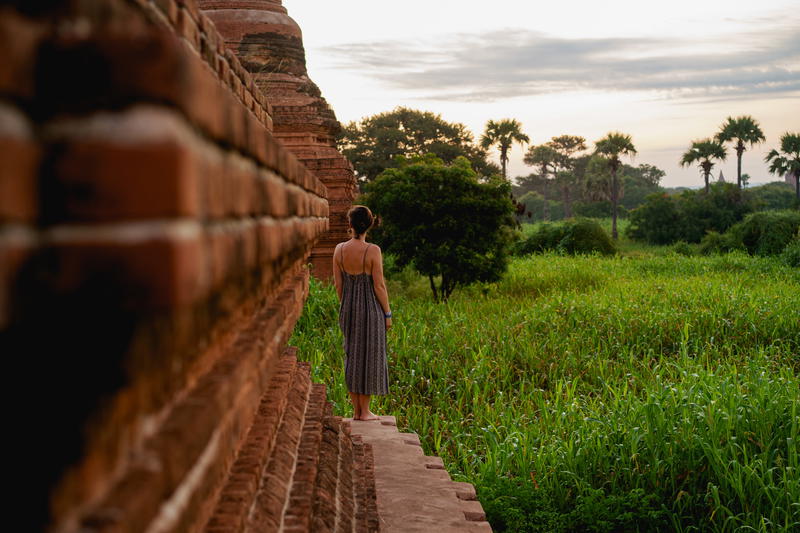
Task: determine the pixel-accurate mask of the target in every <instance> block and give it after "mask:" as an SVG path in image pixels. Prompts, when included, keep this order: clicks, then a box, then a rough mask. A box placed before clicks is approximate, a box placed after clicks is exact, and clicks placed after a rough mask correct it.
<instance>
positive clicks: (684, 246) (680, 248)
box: [672, 241, 694, 257]
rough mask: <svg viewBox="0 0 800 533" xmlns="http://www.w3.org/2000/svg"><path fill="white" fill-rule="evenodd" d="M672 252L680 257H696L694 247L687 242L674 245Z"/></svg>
mask: <svg viewBox="0 0 800 533" xmlns="http://www.w3.org/2000/svg"><path fill="white" fill-rule="evenodd" d="M672 251H673V252H675V253H676V254H678V255H685V256H687V257H688V256H691V255H694V249H693V248H692V245H691V244H689V243H688V242H686V241H678V242H676V243H675V244H673V245H672Z"/></svg>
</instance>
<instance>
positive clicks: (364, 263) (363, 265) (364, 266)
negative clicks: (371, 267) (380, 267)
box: [361, 243, 372, 274]
mask: <svg viewBox="0 0 800 533" xmlns="http://www.w3.org/2000/svg"><path fill="white" fill-rule="evenodd" d="M370 246H372V244H371V243H370V244H368V245H367V247H366V248H364V258H363V259H362V260H361V273H362V274H366V273H367V250H369V247H370Z"/></svg>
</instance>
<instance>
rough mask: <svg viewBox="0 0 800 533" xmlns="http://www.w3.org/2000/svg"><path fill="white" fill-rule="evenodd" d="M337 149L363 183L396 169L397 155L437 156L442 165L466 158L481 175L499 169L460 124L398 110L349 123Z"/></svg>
mask: <svg viewBox="0 0 800 533" xmlns="http://www.w3.org/2000/svg"><path fill="white" fill-rule="evenodd" d="M338 144H339V148H340V149H341V150H342V153H343V154H344V155H345V156H347V158H348V159H349V160H350V162H352V163H353V167H354V168H355V170H356V173H357V174H358V175H359V176H360V177H361V178H362V180H364V181H367V182H369V181H372V180H374V179H375V178H376V177H377V176H378V174H380V173H381V172H383V171H384V170H386V169H387V168H394V167H396V166H397V163H396V162H395V158H396V157H397V156H404V157H411V156H414V155H423V154H427V153H432V154H436V156H437V157H439V158H440V159H442V160H443V161H444V162H445V163H451V162H452V161H454V160H455V159H456V158H457V157H459V156H464V157H466V158H467V159H469V161H470V163H471V164H472V168H473V169H474V170H475V172H477V173H478V174H479V175H481V176H491V175H493V174H497V173H499V172H500V168H499V167H498V166H497V165H495V164H494V163H491V162H489V161H488V160H487V154H486V150H485V149H483V148H481V147H479V146H477V145H475V143H474V139H473V136H472V133H471V132H470V131H469V130H468V129H467V127H466V126H464V125H463V124H458V123H451V122H446V121H445V120H443V119H442V117H441V115H437V114H434V113H431V112H428V111H417V110H415V109H408V108H406V107H398V108H396V109H394V110H392V111H388V112H385V113H378V114H376V115H372V116H369V117H365V118H363V119H361V121H360V122H350V123H349V124H347V125H345V126H344V127H343V128H342V132H341V134H340V136H339V139H338Z"/></svg>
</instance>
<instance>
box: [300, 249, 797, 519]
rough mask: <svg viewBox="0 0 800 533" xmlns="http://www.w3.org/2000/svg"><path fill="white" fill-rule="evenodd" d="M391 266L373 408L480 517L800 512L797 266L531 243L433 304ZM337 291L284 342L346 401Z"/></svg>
mask: <svg viewBox="0 0 800 533" xmlns="http://www.w3.org/2000/svg"><path fill="white" fill-rule="evenodd" d="M427 291H428V289H427V286H426V284H425V281H424V280H421V279H419V278H417V277H415V276H413V275H412V274H410V273H408V272H405V273H402V274H401V275H400V276H398V279H396V280H394V281H391V282H390V287H389V292H390V296H391V298H392V307H393V311H394V315H395V326H394V328H393V329H392V330H391V331H390V333H389V337H388V347H389V364H390V380H391V394H390V395H389V396H387V397H381V398H377V397H376V398H375V400H374V404H373V405H374V406H375V409H373V410H374V411H376V412H378V413H383V414H394V415H396V416H397V417H398V422H399V424H400V425H401V426H404V427H406V428H409V429H411V430H413V431H416V432H417V433H419V434H420V437H421V439H422V442H423V446H424V448H425V449H426V452H427V453H435V454H438V455H440V456H441V457H442V458H443V459H444V461H445V464H446V466H447V468H448V471H449V472H450V473H451V475H453V476H454V477H455V478H457V479H461V480H466V481H469V482H471V483H474V484H475V485H476V486H477V488H478V491H479V497H480V499H481V501H482V503H483V505H484V508H485V509H486V510H487V513H488V515H489V518H490V520H491V522H492V525H493V526H494V527H495V529H496V530H501V531H502V530H509V531H573V530H586V531H620V530H630V531H635V530H640V531H658V530H676V531H745V530H747V531H754V530H755V531H780V530H784V531H789V530H792V529H794V528H800V503H799V502H800V481H799V480H800V472H798V470H797V469H798V466H800V465H798V461H799V460H800V459H799V455H798V445H797V439H798V437H800V435H799V433H800V429H799V428H800V406H799V404H800V379H798V376H797V371H798V369H800V270H798V269H791V268H789V267H786V266H783V265H782V264H780V263H779V262H778V261H775V260H770V259H763V258H751V257H748V256H746V255H744V254H730V255H726V256H718V257H683V256H679V255H675V254H668V255H663V256H634V257H630V256H629V257H625V256H623V257H614V258H601V257H597V256H588V257H587V256H583V257H562V256H557V255H541V256H535V257H531V258H526V259H518V260H515V261H514V262H513V263H512V265H511V268H510V271H509V272H508V273H507V275H506V276H505V277H504V278H503V280H501V281H500V282H498V283H495V284H486V285H476V286H473V287H470V288H468V289H465V290H461V291H457V292H456V293H454V295H453V297H452V298H451V301H450V302H449V303H448V304H446V305H441V304H438V305H437V304H433V303H432V302H431V301H430V296H429V294H428V292H427ZM337 313H338V302H337V298H336V294H335V291H333V289H332V288H331V287H329V286H324V285H322V284H319V283H317V282H313V283H312V286H311V295H310V297H309V301H308V303H307V304H306V309H305V312H304V314H303V316H302V317H301V319H300V322H299V323H298V326H297V328H296V329H295V333H294V336H293V339H292V341H291V342H292V343H293V344H294V345H296V346H298V348H299V352H300V355H301V357H303V358H305V359H307V360H309V361H311V362H312V363H313V373H314V379H315V380H316V381H319V382H323V383H325V384H327V385H328V387H329V398H330V399H331V400H332V401H333V402H334V405H335V410H336V412H337V413H338V414H341V415H344V416H349V414H350V408H349V404H348V401H347V391H346V388H345V386H344V383H343V378H342V367H343V353H342V338H341V333H340V332H339V329H338V323H337V316H338V315H337Z"/></svg>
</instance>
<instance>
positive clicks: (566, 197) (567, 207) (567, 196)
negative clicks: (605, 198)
mask: <svg viewBox="0 0 800 533" xmlns="http://www.w3.org/2000/svg"><path fill="white" fill-rule="evenodd" d="M547 144H548V145H549V146H550V147H552V148H553V150H555V151H556V153H557V154H558V157H557V160H556V164H555V167H556V172H555V182H556V184H557V186H558V188H559V189H560V190H561V198H562V200H563V203H564V216H566V217H567V218H570V217H571V216H572V200H573V192H574V190H575V189H576V188H577V187H578V185H579V183H580V181H579V179H578V175H577V173H576V172H575V166H576V160H575V156H576V155H577V154H578V153H579V152H583V151H584V150H586V139H584V138H583V137H580V136H577V135H559V136H558V137H553V138H552V139H551V140H550V141H549V142H548V143H547Z"/></svg>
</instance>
